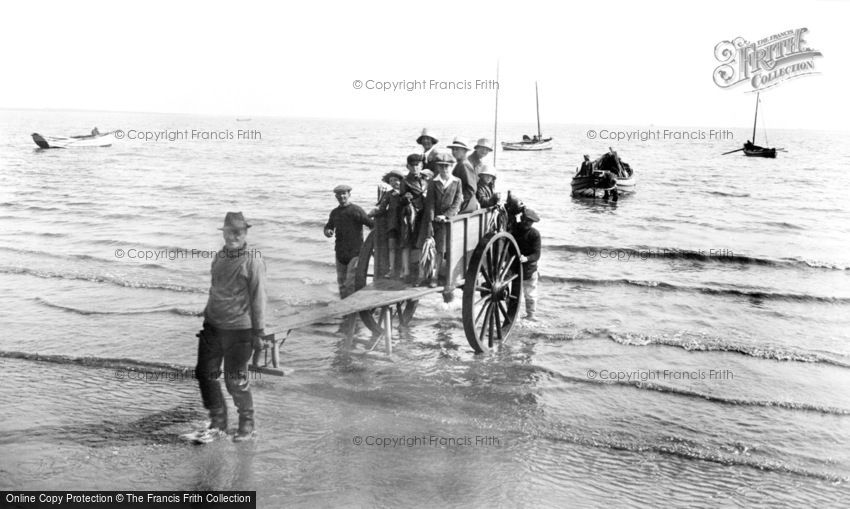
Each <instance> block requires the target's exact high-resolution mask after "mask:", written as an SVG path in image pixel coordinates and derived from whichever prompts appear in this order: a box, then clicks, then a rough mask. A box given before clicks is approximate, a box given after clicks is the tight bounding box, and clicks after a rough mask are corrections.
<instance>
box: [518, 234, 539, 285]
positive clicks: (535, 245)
mask: <svg viewBox="0 0 850 509" xmlns="http://www.w3.org/2000/svg"><path fill="white" fill-rule="evenodd" d="M512 233H513V235H514V238H515V239H516V243H517V245H518V246H519V252H520V254H522V255H523V256H525V257H526V258H528V261H527V262H525V263H523V264H522V278H523V279H531V276H533V275H534V273H535V272H537V261H538V260H540V249H541V248H540V232H539V231H537V228H535V227H533V226H532V227H530V228H528V229H523V228H522V227H521V226H520V227H517V228H516V229H514V230H513V232H512Z"/></svg>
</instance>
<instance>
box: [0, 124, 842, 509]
mask: <svg viewBox="0 0 850 509" xmlns="http://www.w3.org/2000/svg"><path fill="white" fill-rule="evenodd" d="M89 124H91V125H98V126H99V127H100V128H101V130H104V129H117V128H121V129H125V130H129V129H133V128H135V129H151V130H161V129H166V128H168V129H193V128H194V129H204V130H226V129H231V130H234V131H235V130H237V129H246V128H248V129H256V130H258V131H260V132H261V133H262V139H261V140H253V141H239V140H225V141H217V142H216V141H195V142H191V141H188V142H187V141H178V142H138V141H129V140H124V141H122V142H117V143H116V144H115V145H113V146H112V147H108V148H100V149H86V150H67V151H64V150H50V151H39V150H34V149H35V145H34V144H32V143H31V141H30V140H29V136H28V134H29V133H30V132H34V131H39V132H43V133H46V134H54V133H55V134H68V133H73V132H77V131H85V130H86V129H85V128H86V126H88V125H89ZM245 124H250V126H246V125H245ZM364 126H365V127H367V129H364ZM421 127H422V126H418V125H408V124H401V123H378V122H355V121H319V120H293V119H273V118H265V119H264V118H257V119H254V120H253V121H251V122H239V123H238V124H237V123H236V122H235V121H234V120H233V119H225V118H215V117H191V116H166V115H143V114H111V113H110V114H102V113H71V112H31V111H28V112H16V111H3V112H0V135H2V137H0V139H2V140H3V141H2V142H0V172H2V177H3V180H4V185H3V187H2V188H0V282H2V283H0V287H2V288H3V292H0V323H2V326H3V331H4V333H5V334H3V337H2V338H0V352H2V353H1V354H0V373H2V374H1V375H0V377H2V379H0V380H2V382H3V383H0V400H2V401H3V402H4V403H5V406H6V409H7V412H6V415H7V418H6V419H4V421H3V422H2V424H0V458H1V459H0V472H2V475H0V479H3V481H0V485H2V486H3V487H4V488H7V489H8V488H14V489H45V488H51V489H81V488H88V489H97V488H102V489H131V488H136V489H155V488H156V489H251V490H253V489H256V490H258V492H259V500H260V505H261V506H263V507H279V506H281V505H283V504H286V505H303V506H316V505H334V506H336V505H361V506H365V505H369V506H372V505H379V506H423V505H425V506H467V505H475V506H483V505H500V504H501V505H541V506H555V505H563V504H564V503H565V502H564V501H569V502H570V504H571V505H598V504H599V503H600V501H602V500H617V501H619V502H620V503H624V504H630V505H636V504H653V505H656V504H660V503H666V504H672V505H680V506H681V505H695V504H696V505H732V504H741V505H743V504H753V503H760V504H768V505H783V506H791V505H794V506H799V505H818V506H839V504H840V503H841V501H842V500H843V499H844V498H845V497H844V496H843V495H844V493H846V489H847V482H848V480H850V447H848V445H850V401H848V399H847V394H848V389H850V341H848V340H849V339H850V313H848V311H850V255H848V252H847V249H846V245H847V244H846V243H847V240H846V239H847V238H848V234H850V231H848V230H850V228H848V226H847V225H848V224H850V207H848V206H847V205H846V201H845V199H844V196H845V195H846V194H847V189H846V179H844V178H843V173H844V169H845V168H846V167H847V163H848V162H850V155H848V153H847V151H846V150H843V151H842V150H837V151H836V150H835V147H845V146H846V143H844V135H843V134H842V133H827V132H808V131H777V132H773V133H771V138H772V141H773V142H774V143H775V144H777V145H778V146H784V147H785V148H786V150H787V152H784V153H780V156H779V157H778V158H777V159H776V160H772V161H770V160H753V159H747V158H744V157H741V156H737V155H729V156H720V155H719V154H720V153H722V152H724V151H726V150H731V149H733V148H735V146H737V145H739V143H740V142H742V141H743V140H744V138H741V139H740V142H739V141H735V142H729V141H727V142H717V143H706V142H701V143H690V144H689V143H685V142H657V141H655V142H645V143H639V142H634V143H627V144H623V145H621V146H618V147H616V148H617V149H618V151H619V154H620V156H621V157H622V158H623V160H625V161H627V162H628V163H630V164H631V165H632V167H633V168H634V169H635V171H636V173H637V175H638V186H637V192H636V193H635V194H633V195H629V196H625V197H624V198H622V199H621V200H620V201H619V202H618V203H616V204H614V203H610V202H604V201H602V200H596V201H587V200H573V199H571V198H570V197H569V187H568V186H569V182H568V180H569V177H568V176H569V175H570V174H571V173H572V171H573V170H574V169H575V167H576V166H577V164H578V163H579V161H580V160H581V154H583V153H590V154H594V155H598V154H599V153H601V152H602V151H604V150H606V149H607V145H603V144H598V145H599V146H596V145H594V146H591V145H589V144H588V142H587V140H586V139H584V131H585V130H586V127H585V126H552V132H551V134H552V135H553V136H554V137H555V140H556V143H557V145H556V148H555V150H553V151H551V152H549V153H538V154H521V153H501V152H500V153H499V154H498V167H499V179H498V183H497V186H498V188H499V189H501V190H502V191H505V190H507V189H511V190H512V191H513V192H514V193H516V194H517V195H519V196H520V197H521V198H522V199H523V200H524V201H525V202H526V203H527V204H529V205H530V206H532V207H533V208H535V209H536V210H538V211H539V213H540V215H541V217H542V221H541V222H540V223H539V229H540V231H541V234H542V235H543V244H544V247H543V256H542V259H541V265H540V272H541V295H542V301H541V303H540V316H541V320H540V321H539V322H538V323H523V324H522V326H520V327H518V328H515V329H514V331H513V333H512V336H511V338H510V341H509V342H508V343H507V344H505V345H504V346H503V347H502V348H500V349H499V350H498V351H496V352H494V353H493V354H491V355H487V356H476V355H473V353H472V352H471V349H470V348H469V346H468V344H467V342H466V339H465V337H464V333H463V326H462V322H461V319H460V315H461V312H460V308H459V305H457V304H455V305H453V306H445V305H444V304H443V303H442V301H441V300H440V299H439V298H438V297H430V298H427V299H425V300H423V302H422V303H421V305H420V307H419V309H418V310H417V314H416V316H415V318H414V321H413V323H412V324H411V325H410V327H409V328H407V329H405V330H403V331H400V333H399V335H398V338H397V342H396V344H395V345H394V359H393V362H386V361H381V360H375V359H370V358H360V357H351V356H349V355H347V354H346V352H345V350H344V348H343V345H342V340H341V338H340V337H339V336H338V335H337V334H336V333H335V331H336V329H337V325H338V324H337V323H336V322H335V321H333V320H329V321H327V322H326V323H320V324H316V325H314V326H310V327H306V328H304V329H300V330H296V331H293V332H292V334H291V336H290V337H289V339H288V340H287V342H286V344H285V346H284V348H283V364H284V368H285V369H286V371H287V375H286V376H285V377H282V378H281V377H274V376H271V375H262V376H259V375H258V376H257V378H255V380H254V387H255V389H254V394H255V402H256V407H257V413H258V417H257V418H258V426H259V437H258V440H257V441H256V442H254V443H252V444H247V445H246V444H241V445H237V444H233V443H231V442H226V441H222V442H217V443H214V444H211V445H209V446H205V447H193V446H190V445H187V444H185V443H183V442H181V441H180V440H179V438H178V435H179V434H180V433H184V432H187V431H190V430H192V429H194V428H196V427H198V426H200V425H202V424H203V421H204V412H203V408H202V406H201V404H200V397H199V395H198V392H197V386H196V383H195V382H194V380H192V379H191V376H190V375H185V374H179V372H176V371H174V369H172V368H171V367H169V366H172V365H177V366H185V367H192V366H193V364H194V357H195V353H196V346H197V345H196V341H197V340H196V339H195V337H194V334H195V332H197V330H198V329H199V328H200V323H201V318H200V314H201V311H202V310H203V307H204V304H205V299H206V292H207V290H208V286H209V274H208V272H209V264H210V260H209V259H208V258H207V259H205V258H203V257H176V258H170V257H168V256H165V255H164V254H163V253H167V252H169V251H168V250H169V249H171V250H173V249H186V250H192V249H196V250H199V251H204V250H215V249H217V248H218V247H219V245H220V244H221V238H220V236H219V232H218V231H217V230H216V228H217V227H218V226H220V223H221V221H222V218H223V216H224V213H225V212H226V211H228V210H241V211H243V212H244V213H245V215H246V216H247V217H248V218H249V220H251V221H252V222H253V223H254V224H255V226H254V227H253V228H252V229H251V231H250V234H249V239H248V240H249V243H250V245H251V246H254V247H256V248H257V249H259V250H261V251H262V253H263V257H264V258H265V259H266V262H267V265H268V276H269V299H270V308H271V314H272V316H271V318H270V320H269V322H270V323H271V324H274V322H275V320H276V319H277V320H280V319H281V318H282V317H283V316H287V315H290V314H293V313H297V312H298V311H299V310H306V309H309V308H312V307H315V306H321V305H324V304H326V303H329V302H332V301H334V300H336V298H337V296H336V283H335V272H334V265H333V254H332V250H333V247H332V241H330V240H328V239H325V238H324V236H323V235H322V232H321V228H322V225H323V224H324V222H325V220H326V219H327V214H328V212H329V211H330V209H331V208H332V207H333V206H334V204H335V202H334V199H333V195H332V193H331V192H330V189H331V188H332V187H333V185H335V184H336V183H343V182H344V183H349V184H351V185H353V186H354V188H355V191H354V195H353V200H354V201H355V202H356V203H359V204H360V205H362V206H364V208H369V207H370V206H371V205H372V201H373V200H374V196H375V184H376V183H377V182H378V181H379V179H380V177H381V175H383V174H384V173H385V172H386V171H388V170H389V169H392V168H394V167H399V166H400V165H401V164H402V163H403V161H404V157H405V156H406V154H407V153H409V152H413V151H415V150H416V146H415V145H414V144H413V143H412V141H411V140H412V139H413V138H415V133H416V132H417V130H418V129H420V128H421ZM429 127H431V128H432V129H434V130H436V131H438V132H445V133H446V134H445V135H444V136H443V138H446V139H451V138H452V137H454V136H455V134H459V135H465V136H466V137H467V138H469V139H473V138H477V137H479V133H486V132H488V130H487V129H488V128H487V126H485V125H446V126H429ZM89 129H90V127H89ZM529 129H530V128H528V127H527V126H506V127H505V131H504V132H503V136H509V135H516V134H517V133H522V132H523V130H529ZM736 135H737V133H736ZM740 135H741V136H746V133H745V132H744V131H742V132H741V133H740ZM737 139H738V138H737V137H736V140H737ZM375 140H385V143H384V144H383V145H382V147H381V150H377V149H375V145H374V141H375ZM824 147H832V149H830V150H829V151H826V150H824ZM836 186H837V187H838V189H836ZM842 186H844V188H843V189H841V187H842ZM824 189H832V190H833V191H832V192H828V193H826V192H824V191H823V190H824ZM117 250H122V253H123V256H119V255H118V254H117V253H118V251H117ZM130 250H135V251H134V253H138V252H139V251H141V252H145V251H147V252H150V253H151V255H150V257H149V258H148V259H139V258H131V257H130V256H129V255H128V253H129V252H130ZM157 252H159V253H160V255H159V257H158V258H157V257H156V254H155V253H157ZM171 252H173V251H171ZM272 328H273V327H272ZM360 334H361V336H363V337H366V335H367V331H366V330H365V329H364V330H362V331H361V332H360ZM11 352H22V353H23V354H26V355H30V354H36V353H37V354H40V355H42V356H46V357H47V358H49V359H51V360H54V361H60V360H62V358H59V357H57V356H68V359H65V361H63V362H44V361H33V360H27V359H22V358H17V357H16V356H15V355H13V354H12V353H11ZM82 358H92V359H89V360H87V361H85V362H83V361H82V360H81V359H82ZM146 377H147V379H145V378H146ZM231 415H232V419H233V418H235V412H234V411H233V409H232V408H231ZM232 425H235V423H233V424H232ZM393 439H394V440H395V441H393ZM358 440H362V442H360V443H357V441H358Z"/></svg>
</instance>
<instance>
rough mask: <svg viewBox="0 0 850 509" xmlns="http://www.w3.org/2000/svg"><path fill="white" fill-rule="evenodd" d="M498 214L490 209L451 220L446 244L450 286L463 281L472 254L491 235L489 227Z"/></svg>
mask: <svg viewBox="0 0 850 509" xmlns="http://www.w3.org/2000/svg"><path fill="white" fill-rule="evenodd" d="M496 214H497V212H496V208H495V207H490V208H487V209H479V210H476V211H474V212H470V213H469V214H459V215H457V216H454V217H452V218H451V221H450V222H449V224H448V227H449V229H448V237H447V242H446V260H447V262H448V267H449V270H450V272H449V274H451V281H452V283H450V284H449V285H448V286H454V285H456V284H458V282H460V281H462V280H463V278H464V275H465V274H466V267H467V266H468V265H469V260H470V257H471V256H472V252H473V251H474V250H475V247H476V246H478V242H480V241H481V239H482V238H484V236H485V235H487V234H488V233H489V230H488V229H487V227H488V226H489V225H490V223H491V222H492V221H493V219H494V216H495V215H496Z"/></svg>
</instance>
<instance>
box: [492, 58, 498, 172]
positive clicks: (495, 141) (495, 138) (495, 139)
mask: <svg viewBox="0 0 850 509" xmlns="http://www.w3.org/2000/svg"><path fill="white" fill-rule="evenodd" d="M498 138H499V61H498V60H496V113H494V114H493V169H495V168H496V154H498V153H499V151H498V150H497V148H498V147H499V139H498Z"/></svg>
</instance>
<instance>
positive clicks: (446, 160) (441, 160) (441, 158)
mask: <svg viewBox="0 0 850 509" xmlns="http://www.w3.org/2000/svg"><path fill="white" fill-rule="evenodd" d="M434 163H435V164H445V165H452V164H455V158H454V157H452V155H451V154H446V153H445V152H440V153H439V154H437V156H436V157H434Z"/></svg>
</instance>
